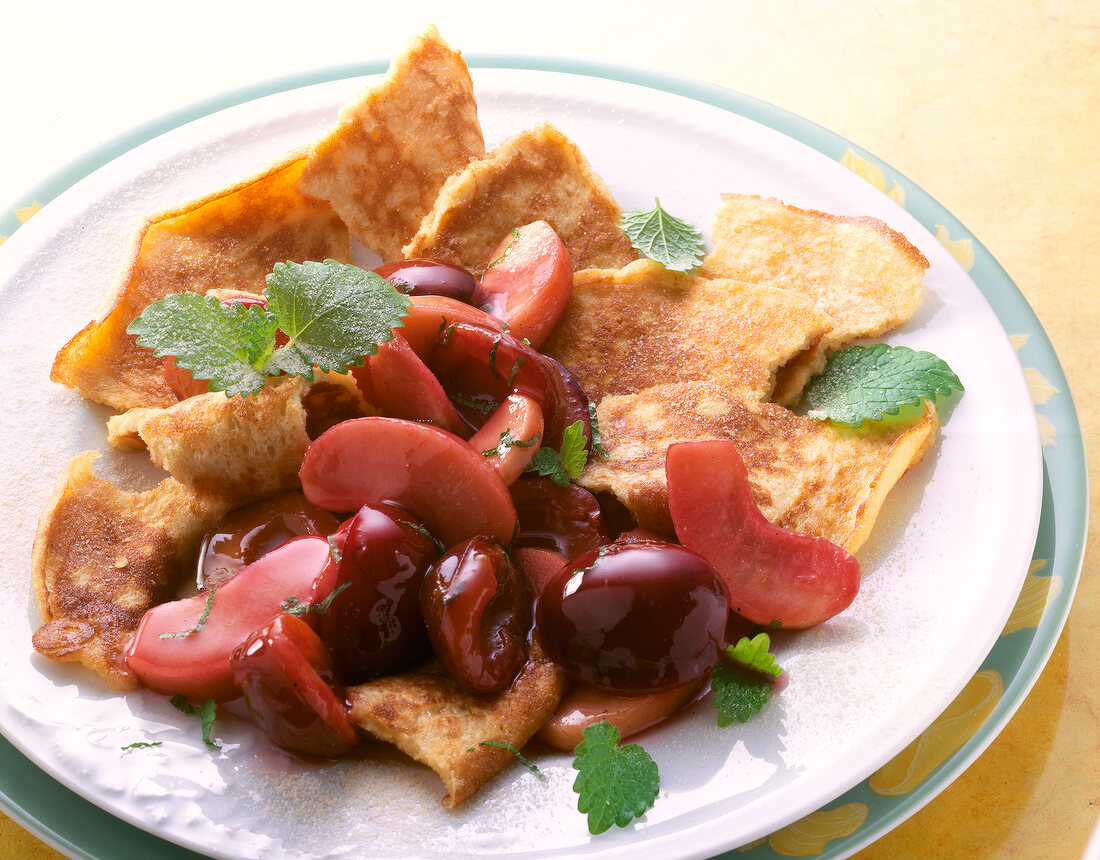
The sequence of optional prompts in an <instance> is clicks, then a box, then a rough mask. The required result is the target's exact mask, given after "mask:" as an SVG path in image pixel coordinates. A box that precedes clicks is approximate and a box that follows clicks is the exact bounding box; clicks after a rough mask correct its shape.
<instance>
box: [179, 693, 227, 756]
mask: <svg viewBox="0 0 1100 860" xmlns="http://www.w3.org/2000/svg"><path fill="white" fill-rule="evenodd" d="M169 701H170V702H171V703H172V706H173V707H175V708H177V709H179V710H181V711H183V712H184V713H185V714H187V715H188V716H192V717H200V718H201V719H202V742H203V743H204V744H206V745H207V746H208V747H213V748H214V749H221V747H220V746H219V745H218V744H216V743H215V742H214V740H213V737H212V734H213V730H214V717H215V715H216V714H217V709H218V706H217V704H216V703H215V702H214V700H213V699H207V700H206V701H205V702H203V703H202V707H195V706H194V705H192V704H190V703H189V702H188V701H187V699H186V697H184V696H182V695H177V696H173V697H172V698H171V699H170V700H169Z"/></svg>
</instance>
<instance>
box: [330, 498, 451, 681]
mask: <svg viewBox="0 0 1100 860" xmlns="http://www.w3.org/2000/svg"><path fill="white" fill-rule="evenodd" d="M331 543H332V544H333V545H334V546H335V547H336V548H337V551H338V554H339V558H340V561H339V572H338V573H337V576H336V583H335V586H334V588H336V589H341V590H340V591H339V593H337V594H336V595H335V596H334V597H333V598H332V601H331V603H330V604H329V606H328V610H327V611H326V612H325V613H324V614H323V615H322V616H321V639H322V640H323V641H324V643H325V645H327V646H328V648H329V650H330V651H331V652H332V661H333V664H334V666H335V669H336V675H337V677H338V678H339V680H340V682H341V683H343V684H358V683H361V682H362V681H365V680H367V679H369V678H375V677H377V676H379V675H386V674H389V673H391V672H399V671H401V670H403V669H408V668H410V667H412V666H415V665H416V664H417V663H420V662H422V661H423V660H425V659H426V658H427V657H429V656H430V655H431V645H430V643H429V641H428V633H427V631H426V630H425V628H424V622H423V620H422V619H421V617H420V587H421V584H422V583H423V581H424V575H425V573H426V572H427V570H428V568H429V566H430V565H431V564H432V562H433V561H435V559H436V558H437V557H438V556H439V550H438V549H437V547H436V544H435V542H434V541H433V539H432V538H431V537H430V536H429V535H428V532H427V529H425V528H424V526H423V525H422V524H421V523H420V522H418V521H417V520H416V519H415V518H414V517H413V516H412V515H411V514H409V513H408V512H407V511H405V510H403V509H402V508H399V507H397V506H395V505H386V504H378V505H364V506H363V507H362V508H360V509H359V512H358V513H357V514H356V515H355V516H354V517H352V518H351V519H349V520H348V521H347V522H345V523H344V524H343V525H342V526H341V527H340V530H339V531H337V532H336V534H334V535H333V536H332V538H331Z"/></svg>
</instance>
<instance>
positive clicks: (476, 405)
mask: <svg viewBox="0 0 1100 860" xmlns="http://www.w3.org/2000/svg"><path fill="white" fill-rule="evenodd" d="M447 396H448V397H449V398H450V400H451V402H452V403H457V404H458V405H459V406H465V407H467V408H469V409H476V410H477V411H478V412H482V413H484V414H486V415H489V414H491V413H493V412H495V411H496V409H497V407H498V406H500V404H499V403H498V402H497V401H495V400H493V399H492V398H491V397H470V396H468V395H466V394H448V395H447Z"/></svg>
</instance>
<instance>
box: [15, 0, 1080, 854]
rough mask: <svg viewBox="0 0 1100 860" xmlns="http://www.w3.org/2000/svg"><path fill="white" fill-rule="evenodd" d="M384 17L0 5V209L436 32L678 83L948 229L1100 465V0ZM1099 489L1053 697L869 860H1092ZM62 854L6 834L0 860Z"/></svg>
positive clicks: (1036, 697)
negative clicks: (829, 151)
mask: <svg viewBox="0 0 1100 860" xmlns="http://www.w3.org/2000/svg"><path fill="white" fill-rule="evenodd" d="M245 5H246V4H241V6H242V7H243V6H245ZM319 5H320V4H319ZM393 5H402V6H404V7H405V8H404V9H403V10H401V11H390V10H389V9H382V8H376V5H375V4H363V3H357V4H346V5H345V4H337V5H336V6H334V7H332V8H339V9H340V10H341V12H340V14H327V15H324V16H321V15H317V14H315V13H314V12H313V10H312V6H313V4H305V6H306V7H310V8H303V4H294V5H291V4H278V3H272V4H263V5H262V6H261V5H259V4H247V6H248V7H250V8H248V9H245V8H238V7H236V6H233V5H232V4H225V3H221V4H219V3H212V2H198V3H191V4H187V9H186V13H184V14H181V15H179V16H178V17H175V16H174V17H173V18H172V21H171V26H166V22H167V21H168V19H167V18H164V19H161V18H159V17H157V16H153V18H152V19H150V18H148V17H146V16H145V15H144V13H145V12H147V11H148V9H149V8H150V7H149V6H148V4H137V3H132V2H126V3H118V4H111V5H110V6H107V5H106V4H104V5H103V6H100V5H99V4H81V5H80V6H79V7H78V6H77V4H46V3H42V4H37V3H34V4H32V3H22V4H17V3H15V2H12V0H8V1H7V2H6V3H5V4H4V6H5V12H4V24H3V25H0V116H3V117H4V121H3V125H2V126H0V129H2V130H0V204H2V203H4V202H7V201H9V200H12V199H13V198H15V197H16V195H17V194H18V193H19V192H21V191H22V190H23V189H24V188H26V187H29V186H31V185H32V184H33V183H34V182H36V181H37V180H39V179H41V178H42V177H43V176H45V175H46V174H47V173H48V172H50V171H52V170H53V169H54V168H56V167H57V166H59V165H60V164H62V163H64V162H65V161H67V160H68V159H71V158H73V157H75V156H77V155H78V154H79V153H80V152H82V151H84V150H86V149H90V148H91V147H93V146H95V145H96V144H97V143H98V142H99V141H100V140H101V139H105V138H108V137H111V136H114V135H116V134H119V133H121V132H123V131H125V130H126V129H127V128H129V127H131V126H134V125H137V124H138V123H140V122H142V121H144V120H146V119H147V118H149V117H151V116H156V115H160V114H162V113H165V112H168V111H170V110H173V109H175V108H176V107H178V106H182V105H186V104H189V103H192V102H194V101H197V100H199V99H201V98H205V97H207V96H209V95H212V94H216V93H218V92H221V91H224V90H225V89H229V88H234V87H236V86H238V85H241V84H247V83H250V82H252V81H257V80H263V79H265V78H270V77H274V76H277V75H282V74H287V73H292V72H294V71H297V70H300V69H305V68H309V67H317V66H328V65H333V64H336V63H340V62H353V61H356V60H360V59H363V58H372V57H377V56H387V55H390V54H392V53H393V52H394V51H395V50H398V49H399V48H400V46H402V45H403V44H404V42H405V40H406V39H407V38H408V37H409V36H411V35H413V34H415V33H416V32H419V31H420V30H421V29H422V28H423V25H424V24H425V23H426V22H428V21H434V22H435V23H436V24H437V25H438V26H439V27H440V30H441V32H442V33H443V35H444V36H445V37H446V38H448V39H449V40H450V41H451V42H452V43H453V44H454V45H456V46H457V47H459V48H461V49H463V50H464V51H466V52H467V53H484V52H526V53H531V54H543V55H546V54H553V55H565V56H575V57H587V58H596V59H602V60H606V61H609V62H615V63H624V64H630V65H636V66H649V67H652V68H657V69H660V70H662V71H670V72H675V73H678V74H682V75H686V76H689V77H695V78H700V79H703V80H706V81H710V82H712V83H716V84H720V85H723V86H727V87H729V88H731V89H735V90H739V91H742V92H746V93H749V94H751V95H753V96H755V97H758V98H760V99H763V100H765V101H769V102H772V103H774V104H777V105H779V106H781V107H784V108H786V109H788V110H791V111H793V112H794V113H797V114H800V115H802V116H804V117H806V118H808V119H811V120H813V121H815V122H817V123H819V124H820V125H823V126H825V127H826V128H829V129H831V130H833V131H835V132H837V133H839V134H841V135H843V136H844V137H847V138H849V139H850V140H852V141H854V142H856V143H857V144H859V145H860V146H862V147H864V148H865V149H867V150H868V151H870V152H872V153H874V154H875V155H877V156H878V157H879V158H882V159H883V160H885V161H886V162H887V163H889V164H890V165H891V166H892V167H894V168H895V169H897V170H898V171H899V172H900V173H902V174H904V175H906V176H908V177H909V178H910V179H911V180H912V181H913V182H915V183H916V184H917V185H919V186H921V187H922V188H923V189H924V190H925V191H927V192H928V193H929V194H931V195H932V196H933V197H934V198H936V199H937V200H938V201H939V202H940V203H942V204H943V205H944V206H945V207H946V208H947V209H948V210H949V211H951V212H952V213H953V214H954V215H955V216H957V217H958V218H959V219H960V220H961V221H962V223H963V224H965V225H966V226H967V227H968V228H969V229H970V230H971V231H972V232H973V234H974V235H975V236H977V237H978V238H979V240H981V241H982V242H983V243H984V244H985V245H986V246H987V247H988V249H989V250H990V251H991V252H992V254H993V255H994V257H996V259H997V260H998V261H999V262H1000V263H1001V264H1002V265H1003V266H1004V268H1005V269H1006V270H1007V272H1008V274H1009V275H1010V276H1011V277H1012V279H1013V280H1014V281H1015V282H1016V284H1017V285H1018V286H1019V287H1020V289H1021V290H1022V292H1023V293H1024V295H1025V296H1026V298H1027V300H1028V301H1029V302H1030V304H1031V306H1032V307H1033V308H1034V310H1035V311H1036V313H1037V315H1038V317H1039V319H1040V320H1041V322H1042V324H1043V326H1044V328H1045V330H1046V332H1047V333H1048V335H1049V336H1050V339H1051V340H1052V341H1053V344H1054V347H1055V349H1056V351H1057V353H1058V355H1059V357H1060V358H1061V361H1062V363H1063V365H1064V367H1065V370H1066V373H1067V376H1068V378H1069V381H1070V387H1071V389H1072V392H1073V396H1074V398H1075V400H1076V403H1077V406H1078V409H1079V412H1080V415H1081V421H1082V425H1083V429H1084V434H1085V442H1086V447H1087V450H1088V455H1089V457H1090V459H1091V461H1092V463H1093V464H1094V465H1095V463H1096V462H1098V461H1100V411H1098V410H1097V408H1096V406H1095V404H1096V401H1097V400H1098V399H1100V382H1098V377H1097V374H1096V373H1095V372H1090V371H1089V370H1088V368H1087V364H1086V362H1087V361H1088V353H1087V349H1088V344H1089V343H1092V342H1095V340H1096V332H1097V331H1098V329H1100V285H1098V279H1100V275H1098V273H1100V229H1098V228H1097V226H1096V220H1097V215H1098V211H1097V210H1098V207H1097V203H1096V192H1097V190H1098V187H1100V144H1098V141H1100V3H1098V2H1096V0H980V2H963V3H960V2H957V0H955V2H910V0H899V2H883V3H873V2H867V0H848V2H809V0H807V2H793V0H778V2H769V3H759V2H753V3H735V2H700V3H692V2H690V0H688V2H682V3H679V4H667V3H657V2H645V0H643V2H634V3H623V2H614V3H595V2H576V0H565V2H561V3H556V4H553V5H546V6H533V5H532V4H522V3H514V2H509V3H499V4H497V3H486V4H484V6H482V4H444V3H431V2H429V3H421V4H416V6H415V9H410V8H408V7H409V6H411V5H412V4H393ZM529 6H530V8H529ZM459 7H465V8H461V9H459ZM473 8H477V9H478V14H477V15H476V16H475V15H474V14H473V13H472V12H471V11H470V10H471V9H473ZM261 9H262V10H263V18H262V19H260V18H259V17H258V16H259V15H260V12H259V11H257V10H261ZM482 9H485V10H486V11H485V12H482ZM672 9H674V10H675V11H674V12H673V11H670V10H672ZM280 10H281V11H280ZM490 12H491V14H490ZM158 14H159V13H158ZM291 22H292V26H290V27H288V26H287V24H289V23H291ZM200 57H201V58H202V59H201V62H200V59H199V58H200ZM17 82H18V86H17V85H16V83H17ZM1092 485H1093V487H1094V489H1093V490H1092V492H1091V493H1090V502H1089V504H1090V511H1091V512H1092V513H1093V514H1094V516H1093V517H1092V518H1091V519H1092V522H1093V525H1092V527H1091V528H1090V530H1089V537H1090V540H1089V544H1090V547H1091V550H1090V551H1089V552H1088V553H1087V554H1086V558H1085V565H1084V571H1083V574H1082V578H1081V583H1080V586H1079V589H1078V593H1077V597H1076V600H1075V603H1074V607H1073V610H1072V612H1071V615H1070V618H1069V622H1068V624H1067V626H1066V629H1065V632H1064V633H1063V635H1062V637H1061V639H1060V641H1059V643H1058V647H1057V649H1056V651H1055V653H1054V655H1053V657H1052V658H1051V660H1050V663H1049V665H1048V666H1047V668H1046V670H1045V671H1044V673H1043V675H1042V677H1041V678H1040V679H1039V681H1038V683H1037V684H1036V686H1035V688H1034V690H1033V691H1032V693H1031V694H1030V695H1029V696H1028V698H1027V699H1026V701H1025V702H1024V703H1023V705H1022V706H1021V708H1020V710H1019V712H1018V713H1017V714H1016V716H1015V717H1014V718H1013V719H1012V721H1011V722H1010V723H1009V725H1008V726H1007V728H1006V729H1005V730H1004V732H1003V733H1002V734H1001V735H1000V736H999V737H998V738H997V739H996V740H995V741H994V743H993V744H992V746H991V747H990V748H989V749H988V751H987V752H985V753H984V754H983V755H982V756H981V757H980V758H979V759H978V761H977V762H976V763H975V764H974V765H972V766H971V767H970V768H969V769H968V770H967V771H966V772H965V773H964V774H963V775H962V777H961V778H960V779H958V780H957V781H956V782H955V783H954V784H953V785H951V786H950V787H949V788H947V790H946V791H944V792H943V793H942V794H941V795H940V796H939V797H938V798H936V799H935V800H933V801H932V802H931V803H930V804H929V805H928V806H927V807H925V808H924V809H923V810H921V811H920V812H918V813H917V814H916V815H915V816H914V817H913V818H911V819H910V820H909V821H907V822H905V823H903V824H902V825H901V826H899V827H898V828H897V829H896V830H894V831H893V832H891V833H890V834H888V835H887V836H885V837H884V838H882V839H881V840H880V841H879V842H877V843H876V844H874V845H873V846H871V847H870V848H868V849H866V850H865V851H863V852H862V853H860V854H859V855H858V856H859V857H860V858H863V860H872V858H873V860H878V858H893V857H899V858H910V857H968V858H1007V857H1012V858H1040V857H1051V858H1074V857H1078V856H1080V855H1081V852H1082V851H1083V849H1084V847H1085V845H1086V843H1087V842H1088V839H1089V835H1090V832H1091V831H1092V829H1093V827H1094V825H1096V823H1097V817H1098V815H1100V659H1098V658H1097V655H1098V654H1100V556H1098V554H1097V551H1096V541H1095V538H1096V537H1097V529H1098V528H1100V526H1098V525H1097V524H1098V523H1100V516H1096V514H1097V513H1100V511H1098V509H1097V502H1096V498H1097V490H1096V489H1095V488H1096V487H1097V486H1100V480H1096V474H1095V472H1094V471H1093V481H1092ZM58 856H60V855H58V854H57V853H56V852H55V851H53V850H52V849H51V848H48V847H47V846H45V845H43V844H42V843H41V842H39V841H38V840H37V839H36V838H34V837H33V836H31V835H29V834H27V833H26V832H24V831H23V830H22V829H20V828H19V827H18V826H17V825H16V824H14V823H13V822H12V821H10V820H9V819H7V818H4V817H2V816H0V858H3V860H7V858H20V860H39V858H53V857H58Z"/></svg>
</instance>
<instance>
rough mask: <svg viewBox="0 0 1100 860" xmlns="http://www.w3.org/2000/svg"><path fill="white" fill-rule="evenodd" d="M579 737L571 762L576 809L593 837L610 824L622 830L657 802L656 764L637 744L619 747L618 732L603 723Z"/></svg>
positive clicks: (592, 726)
mask: <svg viewBox="0 0 1100 860" xmlns="http://www.w3.org/2000/svg"><path fill="white" fill-rule="evenodd" d="M583 734H584V740H583V741H581V742H580V743H579V744H577V748H576V750H574V754H575V758H574V760H573V768H574V769H575V770H576V771H577V779H576V780H575V781H574V783H573V791H575V792H576V793H577V794H578V795H579V798H578V800H577V809H578V810H579V811H580V812H583V813H585V814H587V815H588V830H589V832H590V833H592V834H593V835H595V834H598V833H603V832H604V831H605V830H607V829H608V828H610V827H611V825H612V824H615V825H618V826H619V827H626V826H627V825H628V824H629V823H630V822H631V821H633V820H634V819H635V818H639V817H640V816H642V815H644V814H645V812H646V810H647V809H649V808H650V807H651V806H653V802H654V801H655V800H656V799H657V791H658V789H659V787H660V777H659V774H658V772H657V765H656V763H655V762H654V761H653V759H652V758H650V756H649V753H647V752H646V751H645V750H644V749H642V748H641V747H640V746H638V745H637V744H627V745H625V746H620V745H619V741H620V739H621V736H620V734H619V730H618V729H617V728H615V727H614V726H613V725H611V723H609V722H607V720H602V721H601V722H598V723H596V724H594V725H591V726H589V727H588V728H586V729H585V730H584V732H583Z"/></svg>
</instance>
